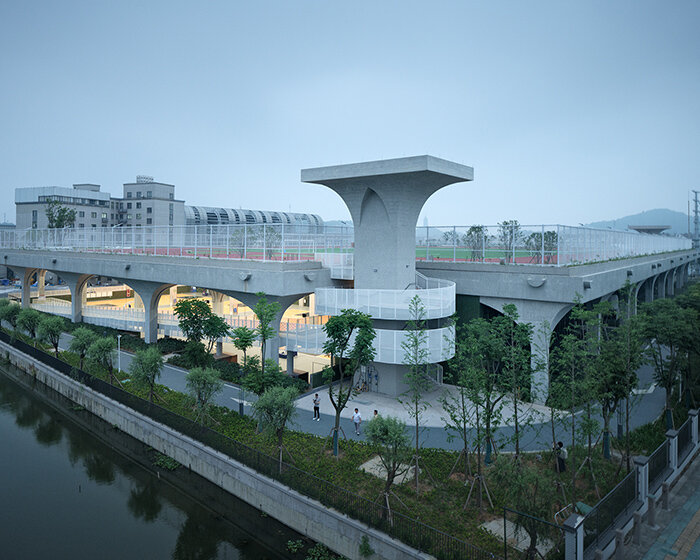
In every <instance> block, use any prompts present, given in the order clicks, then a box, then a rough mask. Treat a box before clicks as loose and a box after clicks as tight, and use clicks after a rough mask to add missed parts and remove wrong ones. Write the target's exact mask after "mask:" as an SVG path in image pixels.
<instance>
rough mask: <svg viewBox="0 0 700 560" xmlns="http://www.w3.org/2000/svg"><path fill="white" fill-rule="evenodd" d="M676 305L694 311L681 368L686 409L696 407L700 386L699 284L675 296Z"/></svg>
mask: <svg viewBox="0 0 700 560" xmlns="http://www.w3.org/2000/svg"><path fill="white" fill-rule="evenodd" d="M676 301H677V302H678V305H680V306H681V307H683V308H684V309H691V310H693V311H694V312H695V320H694V321H693V323H692V331H691V333H690V342H691V346H690V347H689V348H688V362H687V366H686V367H685V368H684V370H683V392H684V394H685V406H686V408H687V409H689V410H690V409H692V408H697V407H698V406H697V403H698V400H697V398H696V393H697V389H698V388H700V284H692V285H691V286H689V287H688V290H687V292H686V293H685V294H682V295H680V296H678V297H677V298H676Z"/></svg>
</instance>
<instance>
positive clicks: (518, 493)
mask: <svg viewBox="0 0 700 560" xmlns="http://www.w3.org/2000/svg"><path fill="white" fill-rule="evenodd" d="M493 479H494V481H495V482H496V484H498V486H499V488H500V489H501V490H502V492H503V493H504V495H505V502H506V503H507V504H510V505H509V507H511V508H513V509H515V510H517V511H519V512H522V513H525V514H527V515H516V517H515V524H516V531H517V530H524V531H525V532H526V533H527V534H528V536H529V537H530V544H529V546H528V549H527V551H525V558H527V559H528V560H535V558H537V557H538V556H540V555H539V554H538V550H537V544H538V541H539V540H540V539H544V538H546V537H551V536H553V532H554V531H556V530H557V529H554V527H553V525H552V524H551V522H550V523H542V522H541V521H540V519H545V520H548V519H551V517H552V510H553V508H552V504H553V503H554V502H555V501H556V488H557V486H556V480H555V479H554V477H553V476H552V474H551V471H549V470H547V469H540V468H538V466H537V465H534V466H533V465H530V464H529V463H527V462H525V461H517V460H514V458H511V457H504V456H502V457H499V458H498V459H497V460H496V462H495V468H494V472H493ZM530 516H532V517H530Z"/></svg>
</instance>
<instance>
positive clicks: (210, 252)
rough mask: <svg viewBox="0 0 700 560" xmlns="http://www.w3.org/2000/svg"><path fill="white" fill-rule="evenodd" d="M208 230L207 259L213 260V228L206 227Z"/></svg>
mask: <svg viewBox="0 0 700 560" xmlns="http://www.w3.org/2000/svg"><path fill="white" fill-rule="evenodd" d="M207 227H208V228H209V258H210V259H213V258H214V226H207Z"/></svg>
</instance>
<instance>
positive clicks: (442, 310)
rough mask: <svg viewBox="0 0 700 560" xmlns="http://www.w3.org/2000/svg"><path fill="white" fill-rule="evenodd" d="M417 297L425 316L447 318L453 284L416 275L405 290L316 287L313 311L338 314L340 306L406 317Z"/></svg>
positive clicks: (375, 315)
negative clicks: (413, 283)
mask: <svg viewBox="0 0 700 560" xmlns="http://www.w3.org/2000/svg"><path fill="white" fill-rule="evenodd" d="M416 295H417V296H418V297H420V300H421V304H422V305H423V307H424V309H425V318H426V319H440V318H442V317H449V316H450V315H452V314H454V312H455V301H456V295H455V283H454V282H450V281H449V280H439V279H435V278H426V277H425V276H423V275H422V274H419V273H417V274H416V285H415V287H414V288H409V289H406V290H368V289H364V290H362V289H358V290H355V289H340V288H319V289H317V290H316V307H315V309H316V312H317V313H318V314H320V315H340V314H341V311H342V310H343V309H356V310H358V311H362V312H363V313H367V314H368V315H371V316H372V317H373V318H375V319H395V320H410V319H412V318H413V317H411V312H410V307H409V304H410V302H411V300H412V299H413V297H414V296H416Z"/></svg>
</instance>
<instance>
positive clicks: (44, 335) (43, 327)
mask: <svg viewBox="0 0 700 560" xmlns="http://www.w3.org/2000/svg"><path fill="white" fill-rule="evenodd" d="M63 328H64V324H63V319H62V318H61V317H56V316H53V317H43V318H42V320H41V322H40V323H39V326H38V327H37V329H36V332H37V336H38V338H39V340H41V341H42V342H47V343H48V344H51V346H53V349H54V352H55V354H56V357H57V358H58V343H59V341H60V340H61V335H62V334H63Z"/></svg>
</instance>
